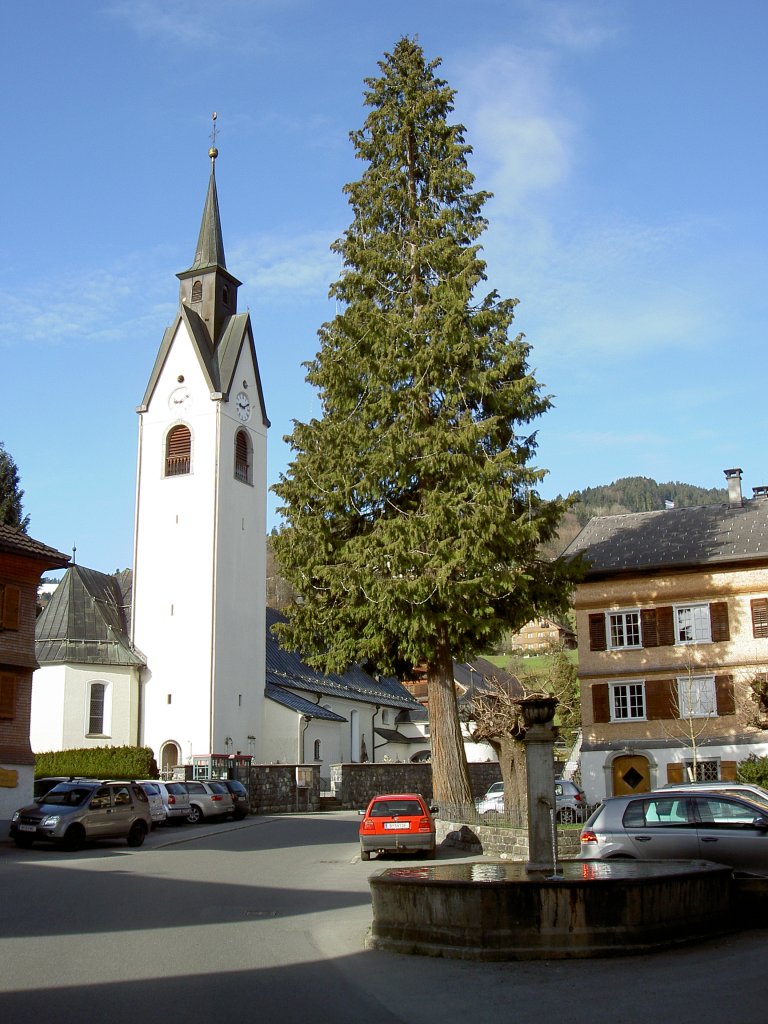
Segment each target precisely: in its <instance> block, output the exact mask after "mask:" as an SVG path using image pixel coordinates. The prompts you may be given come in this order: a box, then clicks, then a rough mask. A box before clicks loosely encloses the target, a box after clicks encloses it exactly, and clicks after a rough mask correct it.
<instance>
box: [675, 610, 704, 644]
mask: <svg viewBox="0 0 768 1024" xmlns="http://www.w3.org/2000/svg"><path fill="white" fill-rule="evenodd" d="M675 638H676V640H677V643H679V644H708V643H711V642H712V629H711V627H710V620H709V605H708V604H687V605H678V606H677V607H675Z"/></svg>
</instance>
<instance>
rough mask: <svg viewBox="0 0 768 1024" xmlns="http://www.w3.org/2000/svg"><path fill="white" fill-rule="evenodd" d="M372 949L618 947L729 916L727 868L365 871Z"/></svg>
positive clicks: (472, 952) (633, 947)
mask: <svg viewBox="0 0 768 1024" xmlns="http://www.w3.org/2000/svg"><path fill="white" fill-rule="evenodd" d="M369 882H370V887H371V900H372V904H373V924H372V926H371V931H370V935H369V937H368V939H367V941H366V947H367V948H369V949H383V950H388V951H390V952H395V953H415V954H423V955H429V956H448V957H456V958H461V959H472V960H529V959H562V958H578V957H599V956H622V955H625V954H627V953H644V952H648V951H650V950H653V949H659V948H663V947H666V946H670V945H674V944H678V943H683V942H691V941H695V940H698V939H702V938H708V937H710V936H712V935H715V934H719V933H720V932H722V931H724V930H726V929H727V928H728V927H729V925H730V909H731V885H732V871H731V869H730V868H727V867H723V866H722V865H718V864H711V863H709V862H708V861H628V860H617V861H582V860H579V861H564V862H562V863H561V864H560V865H558V871H557V874H552V873H548V872H544V871H541V872H531V871H528V870H526V866H525V864H521V863H511V862H509V861H506V862H505V861H478V862H475V863H470V864H434V865H428V866H424V867H414V868H391V869H389V870H386V871H383V872H381V873H380V874H378V875H373V876H372V877H371V878H370V880H369Z"/></svg>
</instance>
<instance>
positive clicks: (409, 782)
mask: <svg viewBox="0 0 768 1024" xmlns="http://www.w3.org/2000/svg"><path fill="white" fill-rule="evenodd" d="M331 771H332V778H335V779H336V780H337V781H336V799H337V800H338V801H339V803H340V805H341V807H342V808H344V810H348V811H356V810H360V809H361V808H363V807H366V806H367V805H368V803H369V802H370V800H371V798H372V797H374V796H376V795H377V794H378V793H421V795H422V796H423V797H424V798H425V799H426V800H428V801H429V800H432V795H433V794H432V765H431V764H429V763H428V762H427V763H422V764H413V763H411V762H399V761H384V762H381V763H377V764H372V763H370V762H366V763H365V764H357V763H350V764H342V765H333V766H332V769H331ZM500 779H501V769H500V768H499V765H498V762H497V761H473V762H471V763H470V765H469V781H470V785H471V787H472V796H473V798H475V799H477V798H478V797H481V796H482V795H483V794H484V793H485V792H486V791H487V789H488V787H489V786H490V785H491V784H492V783H493V782H498V781H499V780H500ZM339 780H340V781H339Z"/></svg>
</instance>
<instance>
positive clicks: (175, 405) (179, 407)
mask: <svg viewBox="0 0 768 1024" xmlns="http://www.w3.org/2000/svg"><path fill="white" fill-rule="evenodd" d="M191 405H192V393H191V392H190V390H189V388H174V390H173V391H172V392H171V394H170V397H169V399H168V408H169V409H170V410H171V412H183V411H185V410H187V409H189V407H190V406H191Z"/></svg>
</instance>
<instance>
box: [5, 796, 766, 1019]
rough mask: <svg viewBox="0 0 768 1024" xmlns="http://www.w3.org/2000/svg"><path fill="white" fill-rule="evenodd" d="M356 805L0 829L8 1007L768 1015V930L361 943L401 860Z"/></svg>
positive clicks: (48, 1013) (69, 1014)
mask: <svg viewBox="0 0 768 1024" xmlns="http://www.w3.org/2000/svg"><path fill="white" fill-rule="evenodd" d="M357 822H358V818H357V816H356V815H353V814H349V813H334V814H323V815H289V816H281V817H256V818H248V819H246V820H245V821H244V822H237V823H235V822H233V823H228V824H225V825H210V826H208V825H202V826H197V827H193V826H177V827H173V828H168V829H165V828H163V829H159V830H157V831H156V832H154V833H153V834H152V835H151V836H150V837H149V838H148V840H147V842H146V843H145V845H144V846H143V847H142V848H141V849H139V850H130V849H128V848H127V847H126V846H125V844H124V843H112V844H101V845H99V846H92V847H90V848H88V849H86V850H84V851H82V852H80V853H63V852H60V851H57V850H51V849H47V848H45V847H34V848H33V849H32V850H16V849H15V848H13V847H12V846H10V845H9V844H7V843H3V842H0V1022H2V1024H16V1022H22V1021H23V1022H25V1024H26V1022H29V1021H45V1022H49V1024H70V1022H72V1024H75V1022H77V1024H83V1022H84V1021H89V1020H90V1021H104V1022H106V1024H122V1022H123V1021H125V1022H129V1021H130V1022H131V1024H136V1021H142V1020H145V1021H147V1022H154V1021H162V1022H163V1024H170V1022H176V1021H179V1022H184V1024H198V1022H201V1024H202V1022H206V1024H209V1022H212V1021H216V1022H217V1024H222V1022H224V1024H229V1022H238V1024H239V1022H241V1021H243V1022H250V1021H258V1022H262V1024H273V1022H274V1024H315V1022H317V1024H396V1022H403V1024H437V1022H439V1024H449V1022H452V1021H480V1022H481V1024H482V1022H484V1021H494V1022H495V1021H510V1022H511V1021H514V1022H515V1024H521V1022H523V1024H528V1022H542V1024H549V1022H553V1024H554V1022H557V1024H559V1022H561V1021H570V1020H576V1019H585V1020H588V1021H589V1024H648V1022H649V1021H651V1022H654V1021H661V1020H665V1019H669V1020H674V1021H675V1024H704V1022H707V1021H712V1020H714V1021H717V1020H719V1019H721V1018H725V1017H728V1018H730V1019H732V1020H733V1021H734V1022H735V1024H765V1022H766V1020H768V1008H767V1006H766V1003H767V1000H766V996H765V992H766V983H765V974H766V967H765V964H766V962H767V958H768V929H767V930H766V931H751V932H745V933H742V934H740V935H737V936H731V937H728V938H725V939H719V940H717V941H713V942H711V943H707V944H704V945H700V946H694V947H689V948H685V949H679V950H675V951H673V952H666V953H657V954H653V955H650V956H642V957H620V958H616V959H611V960H577V961H543V962H522V963H507V964H480V963H474V962H464V961H457V960H440V959H431V958H423V957H405V956H395V955H392V954H387V953H379V952H372V951H365V950H364V949H363V941H364V939H365V935H366V932H367V929H368V926H369V924H370V919H371V912H370V898H369V891H368V884H367V879H368V877H369V875H371V874H372V873H374V872H376V871H377V870H380V869H381V868H383V867H387V866H392V864H393V863H395V861H394V859H387V860H386V861H378V863H377V861H376V860H375V859H374V860H371V861H370V862H368V863H362V862H361V861H360V860H359V857H358V849H357V843H356V833H357ZM439 856H440V857H450V856H451V854H450V852H446V851H442V852H441V853H440V854H439ZM456 859H465V858H456ZM467 859H468V858H467ZM396 863H398V864H401V863H408V862H402V861H400V860H398V861H397V862H396Z"/></svg>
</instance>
